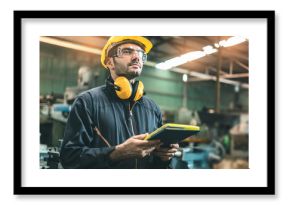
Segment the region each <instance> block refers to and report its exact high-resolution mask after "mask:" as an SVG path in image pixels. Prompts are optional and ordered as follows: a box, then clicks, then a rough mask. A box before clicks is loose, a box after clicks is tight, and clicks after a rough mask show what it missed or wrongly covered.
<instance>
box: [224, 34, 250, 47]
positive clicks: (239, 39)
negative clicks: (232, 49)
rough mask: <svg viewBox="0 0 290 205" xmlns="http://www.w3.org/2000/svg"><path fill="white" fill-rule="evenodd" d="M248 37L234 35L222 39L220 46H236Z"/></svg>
mask: <svg viewBox="0 0 290 205" xmlns="http://www.w3.org/2000/svg"><path fill="white" fill-rule="evenodd" d="M246 40H247V39H246V38H244V37H241V36H233V37H231V38H229V39H228V40H222V41H220V42H219V45H220V46H223V47H229V46H234V45H237V44H240V43H243V42H245V41H246Z"/></svg>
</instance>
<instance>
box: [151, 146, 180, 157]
mask: <svg viewBox="0 0 290 205" xmlns="http://www.w3.org/2000/svg"><path fill="white" fill-rule="evenodd" d="M178 148H179V144H171V145H170V146H169V147H159V148H157V149H155V150H154V152H153V153H152V154H154V155H156V156H158V157H159V158H160V159H161V160H162V161H169V160H170V159H171V158H172V157H173V156H174V153H175V152H177V149H178Z"/></svg>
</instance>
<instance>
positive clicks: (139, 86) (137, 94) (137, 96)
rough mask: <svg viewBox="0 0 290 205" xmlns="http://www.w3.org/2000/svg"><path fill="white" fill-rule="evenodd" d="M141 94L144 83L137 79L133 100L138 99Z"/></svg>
mask: <svg viewBox="0 0 290 205" xmlns="http://www.w3.org/2000/svg"><path fill="white" fill-rule="evenodd" d="M143 94H144V84H143V83H142V81H139V83H138V87H137V90H136V94H135V97H134V101H135V102H136V101H138V100H139V99H140V98H141V97H142V96H143Z"/></svg>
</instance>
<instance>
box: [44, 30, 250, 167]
mask: <svg viewBox="0 0 290 205" xmlns="http://www.w3.org/2000/svg"><path fill="white" fill-rule="evenodd" d="M146 38H147V39H149V40H150V41H151V42H152V44H153V48H152V50H151V51H150V53H149V54H148V57H147V61H146V63H145V64H144V66H143V70H142V74H141V76H140V77H139V80H141V81H142V82H143V84H144V87H145V92H146V96H148V97H149V98H151V99H153V100H154V102H156V104H157V105H158V106H159V107H160V109H161V111H162V114H163V123H179V124H187V125H195V126H199V127H200V132H199V133H198V134H196V135H194V136H190V137H189V138H187V139H185V140H184V141H182V142H180V143H179V145H180V147H179V154H178V155H175V156H174V157H173V158H172V163H175V166H174V168H176V169H249V168H250V167H249V163H248V162H249V132H248V110H249V104H248V101H249V97H248V96H249V42H248V40H247V39H246V38H243V37H239V36H146ZM108 39H109V36H42V37H40V59H39V60H40V93H39V94H40V95H39V96H40V98H39V100H40V115H39V116H40V169H62V166H61V163H60V160H59V155H60V154H59V153H60V145H61V143H62V140H63V133H64V129H65V125H66V121H67V118H68V116H69V113H70V109H71V107H72V104H73V102H74V100H75V98H76V97H77V96H78V94H80V93H81V92H83V91H86V90H88V89H91V88H93V87H97V86H101V85H103V84H104V83H105V80H106V78H107V76H108V75H109V73H108V71H107V70H106V69H105V68H103V67H102V65H101V62H100V55H101V51H102V48H103V47H104V45H105V44H106V42H107V40H108Z"/></svg>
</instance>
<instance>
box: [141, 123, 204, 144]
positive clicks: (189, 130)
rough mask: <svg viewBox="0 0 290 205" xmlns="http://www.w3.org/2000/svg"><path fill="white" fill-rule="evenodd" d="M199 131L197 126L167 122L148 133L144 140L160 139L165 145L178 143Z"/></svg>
mask: <svg viewBox="0 0 290 205" xmlns="http://www.w3.org/2000/svg"><path fill="white" fill-rule="evenodd" d="M199 131H200V128H199V127H198V126H193V125H182V124H174V123H167V124H165V125H163V126H161V127H160V128H158V129H157V130H155V131H154V132H152V133H150V134H149V135H148V136H147V137H146V138H145V140H155V139H160V140H161V142H163V143H164V144H165V145H168V144H175V143H178V142H180V141H182V140H184V139H186V138H188V137H190V136H192V135H195V134H197V133H198V132H199Z"/></svg>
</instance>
